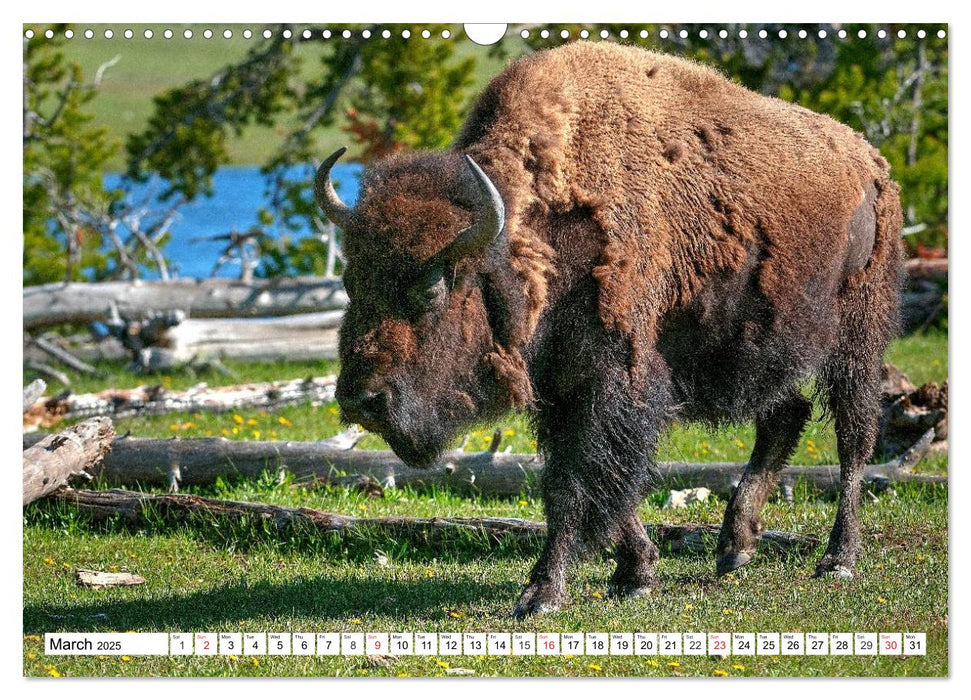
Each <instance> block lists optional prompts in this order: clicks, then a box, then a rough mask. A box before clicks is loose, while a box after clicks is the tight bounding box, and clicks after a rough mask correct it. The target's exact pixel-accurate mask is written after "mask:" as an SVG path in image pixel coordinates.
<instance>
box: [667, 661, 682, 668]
mask: <svg viewBox="0 0 971 700" xmlns="http://www.w3.org/2000/svg"><path fill="white" fill-rule="evenodd" d="M668 668H681V664H680V663H678V662H677V661H668Z"/></svg>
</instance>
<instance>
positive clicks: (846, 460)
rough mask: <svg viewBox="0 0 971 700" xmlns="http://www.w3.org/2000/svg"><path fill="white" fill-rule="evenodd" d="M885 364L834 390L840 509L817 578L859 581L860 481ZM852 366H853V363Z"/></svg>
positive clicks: (850, 376)
mask: <svg viewBox="0 0 971 700" xmlns="http://www.w3.org/2000/svg"><path fill="white" fill-rule="evenodd" d="M878 363H879V358H877V359H876V360H873V361H871V363H870V366H868V367H865V368H864V367H860V366H859V365H858V366H857V367H855V368H853V367H852V364H850V365H849V366H850V367H851V368H852V370H853V371H852V372H841V373H840V374H841V375H842V376H840V377H839V378H837V379H836V381H835V382H834V383H833V384H832V385H831V387H830V403H831V405H832V410H833V414H834V415H835V418H836V421H835V422H836V446H837V450H838V452H839V458H840V503H839V508H838V509H837V511H836V523H835V524H834V525H833V529H832V531H831V532H830V535H829V546H828V547H827V548H826V553H825V554H824V555H823V558H822V559H821V560H820V562H819V564H818V565H817V566H816V576H817V577H818V576H823V575H825V574H835V575H837V576H840V577H842V578H851V577H852V576H853V567H854V565H855V564H856V559H857V557H858V556H859V553H860V520H859V509H860V480H861V477H862V474H863V470H864V467H865V466H866V461H867V459H868V458H869V457H870V453H872V452H873V446H874V443H875V442H876V437H877V429H878V417H877V412H878V406H879V396H880V370H879V364H878ZM848 364H849V363H848Z"/></svg>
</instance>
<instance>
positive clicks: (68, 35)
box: [64, 29, 74, 39]
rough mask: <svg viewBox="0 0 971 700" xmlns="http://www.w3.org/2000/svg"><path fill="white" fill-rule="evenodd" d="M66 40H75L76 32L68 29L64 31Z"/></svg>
mask: <svg viewBox="0 0 971 700" xmlns="http://www.w3.org/2000/svg"><path fill="white" fill-rule="evenodd" d="M64 38H65V39H73V38H74V30H73V29H66V30H65V31H64Z"/></svg>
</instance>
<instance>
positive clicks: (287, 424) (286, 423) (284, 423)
mask: <svg viewBox="0 0 971 700" xmlns="http://www.w3.org/2000/svg"><path fill="white" fill-rule="evenodd" d="M276 422H277V423H279V424H280V425H282V426H284V427H286V428H289V427H290V426H291V425H293V423H292V422H290V421H289V420H287V417H286V416H280V417H279V418H277V419H276Z"/></svg>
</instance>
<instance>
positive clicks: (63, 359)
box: [28, 338, 102, 377]
mask: <svg viewBox="0 0 971 700" xmlns="http://www.w3.org/2000/svg"><path fill="white" fill-rule="evenodd" d="M28 343H29V344H30V345H33V346H34V347H36V348H38V349H40V350H41V351H42V352H44V353H45V354H47V355H50V356H51V357H53V358H54V359H55V360H57V361H58V362H60V363H62V364H64V365H67V366H68V367H70V368H71V369H73V370H75V371H77V372H80V373H81V374H89V375H92V376H95V377H100V376H102V374H101V372H99V371H98V370H97V369H95V368H94V367H92V366H91V365H89V364H88V363H87V362H85V361H84V360H80V359H78V358H77V357H75V356H74V355H72V354H71V353H70V352H68V351H67V350H65V349H64V348H62V347H61V346H60V345H58V344H57V343H55V342H53V341H51V340H48V339H47V338H30V339H29V340H28Z"/></svg>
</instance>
